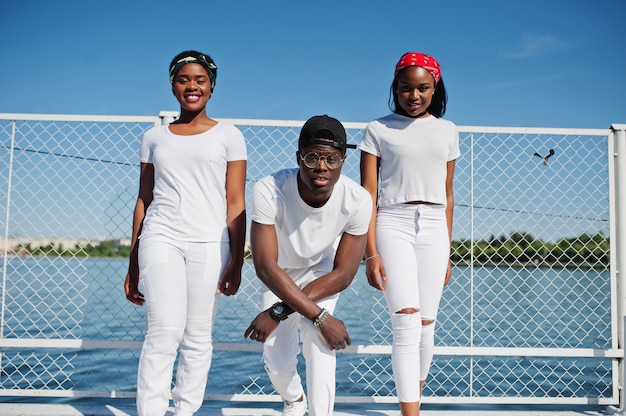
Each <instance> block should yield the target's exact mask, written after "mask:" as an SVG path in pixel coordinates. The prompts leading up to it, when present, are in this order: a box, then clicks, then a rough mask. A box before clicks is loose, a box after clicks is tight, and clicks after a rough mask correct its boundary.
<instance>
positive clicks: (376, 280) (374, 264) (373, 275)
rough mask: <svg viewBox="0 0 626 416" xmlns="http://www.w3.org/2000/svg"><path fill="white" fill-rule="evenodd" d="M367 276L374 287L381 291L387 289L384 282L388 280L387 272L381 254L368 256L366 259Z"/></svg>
mask: <svg viewBox="0 0 626 416" xmlns="http://www.w3.org/2000/svg"><path fill="white" fill-rule="evenodd" d="M365 276H367V282H368V283H369V284H370V286H372V287H373V288H374V289H378V290H380V291H381V292H383V291H384V290H385V287H384V283H385V282H386V281H387V274H386V273H385V267H384V266H383V261H382V260H381V258H380V256H378V255H376V256H374V257H368V259H367V260H366V261H365Z"/></svg>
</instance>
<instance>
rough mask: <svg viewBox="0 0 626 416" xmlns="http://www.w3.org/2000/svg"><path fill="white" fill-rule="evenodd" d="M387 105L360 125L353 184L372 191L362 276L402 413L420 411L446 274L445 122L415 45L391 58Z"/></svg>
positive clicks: (450, 162)
mask: <svg viewBox="0 0 626 416" xmlns="http://www.w3.org/2000/svg"><path fill="white" fill-rule="evenodd" d="M390 96H391V97H393V105H392V104H391V103H390V108H391V110H392V111H393V113H392V114H389V115H387V116H385V117H382V118H379V119H377V120H374V121H372V122H371V123H369V124H368V126H367V128H366V130H365V133H364V135H363V140H362V142H361V144H360V146H359V148H360V149H361V183H362V185H363V186H364V187H365V189H367V190H368V191H369V192H370V194H371V195H372V200H373V201H374V212H376V215H372V219H371V221H370V226H369V231H368V236H367V248H366V250H365V254H366V275H367V280H368V282H369V284H370V285H371V286H372V287H374V288H376V289H378V290H381V291H383V292H384V294H385V300H386V302H387V307H388V309H389V314H390V316H391V323H392V328H393V345H392V368H393V373H394V379H395V383H396V390H397V395H398V399H399V401H400V410H401V413H402V415H403V416H414V415H419V408H420V398H421V392H422V388H423V386H424V382H425V380H426V377H427V375H428V371H429V368H430V365H431V363H432V358H433V351H434V335H435V321H436V318H437V310H438V308H439V301H440V299H441V293H442V291H443V287H444V285H445V284H447V283H448V280H449V279H450V276H451V268H450V244H451V241H452V214H453V209H454V194H453V190H452V182H453V177H454V165H455V159H456V158H457V157H458V156H459V155H460V151H459V135H458V131H457V128H456V126H455V125H454V123H452V122H450V121H448V120H444V119H442V118H441V116H443V114H444V113H445V110H446V103H447V94H446V89H445V86H444V83H443V79H442V78H441V68H440V65H439V63H438V62H437V61H436V60H435V59H434V58H433V57H432V56H429V55H425V54H422V53H418V52H409V53H406V54H404V55H403V56H402V57H401V58H400V60H399V61H398V63H397V64H396V68H395V73H394V79H393V82H392V84H391V91H390Z"/></svg>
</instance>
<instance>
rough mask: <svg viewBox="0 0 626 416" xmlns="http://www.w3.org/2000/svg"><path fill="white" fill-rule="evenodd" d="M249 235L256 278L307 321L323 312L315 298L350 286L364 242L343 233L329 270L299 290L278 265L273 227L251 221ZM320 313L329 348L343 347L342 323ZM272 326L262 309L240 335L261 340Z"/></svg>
mask: <svg viewBox="0 0 626 416" xmlns="http://www.w3.org/2000/svg"><path fill="white" fill-rule="evenodd" d="M250 236H251V244H252V253H253V254H252V258H253V260H254V266H255V268H256V272H257V275H258V277H259V278H260V279H261V281H263V283H265V285H266V286H267V287H268V288H269V289H270V290H271V291H272V292H274V294H276V295H277V296H278V297H279V298H280V299H282V300H283V302H284V303H285V304H286V305H287V306H288V307H290V308H291V309H292V310H295V311H296V312H298V313H300V314H301V315H303V316H304V317H306V318H308V319H310V320H313V318H314V317H320V313H321V312H323V310H322V308H320V307H319V306H318V305H317V303H316V302H317V301H319V300H321V299H324V298H326V297H328V296H331V295H334V294H335V293H339V292H341V291H342V290H344V289H345V288H347V287H348V286H349V285H350V283H351V282H352V279H353V278H354V275H355V274H356V271H357V269H358V267H359V263H360V261H361V258H362V257H363V252H364V250H365V242H366V235H362V236H354V235H351V234H347V233H344V235H343V236H342V238H341V241H340V243H339V247H338V249H337V253H336V255H335V262H334V267H333V270H332V271H331V272H330V273H328V274H326V275H324V276H322V277H320V278H319V279H316V280H315V282H312V283H310V284H309V285H307V286H306V287H305V288H304V290H300V288H298V286H297V285H296V284H295V283H294V282H293V280H292V279H291V277H289V275H287V274H286V273H285V272H284V271H283V270H282V269H281V268H280V267H279V266H278V263H277V260H278V243H277V241H276V231H275V228H274V226H273V225H264V224H259V223H256V222H254V221H252V227H251V229H250ZM316 282H317V283H316ZM321 316H323V319H322V322H321V323H320V324H318V326H319V329H320V331H321V332H322V336H323V337H324V339H325V340H326V342H328V345H329V346H330V347H331V348H332V349H343V348H345V347H346V346H348V345H350V343H351V340H350V336H349V335H348V330H347V328H346V327H345V325H344V324H343V322H342V321H341V320H339V319H337V318H335V317H333V316H331V315H323V314H322V315H321ZM276 326H278V322H275V321H273V319H272V318H271V317H269V313H268V312H267V311H263V312H261V313H260V314H259V315H257V317H256V318H255V319H254V320H253V321H252V323H251V324H250V326H249V327H248V329H247V330H246V332H245V334H244V338H247V337H248V336H249V337H250V339H254V340H256V341H259V342H265V340H266V339H267V337H268V336H269V335H270V334H271V333H272V332H273V331H274V329H276Z"/></svg>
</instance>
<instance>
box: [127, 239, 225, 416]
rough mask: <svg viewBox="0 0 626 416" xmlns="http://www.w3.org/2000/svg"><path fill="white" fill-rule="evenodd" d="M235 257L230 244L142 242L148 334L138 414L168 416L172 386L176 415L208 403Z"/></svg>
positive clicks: (141, 273)
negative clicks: (227, 272)
mask: <svg viewBox="0 0 626 416" xmlns="http://www.w3.org/2000/svg"><path fill="white" fill-rule="evenodd" d="M229 261H230V247H229V245H228V243H193V242H184V241H176V240H172V239H171V238H167V237H164V236H147V237H142V238H141V240H140V242H139V280H140V283H141V285H142V290H143V294H144V296H145V308H146V335H145V339H144V342H143V347H142V349H141V356H140V358H139V369H138V374H137V414H138V415H139V416H162V415H165V412H166V411H167V408H168V405H169V397H170V388H171V386H172V371H173V366H174V361H175V360H176V356H177V353H178V354H179V360H178V367H177V371H176V384H175V386H174V389H173V390H172V393H171V395H172V398H173V401H174V407H175V415H176V416H190V415H193V414H194V412H196V411H197V410H198V409H199V408H200V406H201V405H202V400H203V398H204V391H205V389H206V382H207V377H208V373H209V368H210V367H211V358H212V353H213V340H212V330H213V321H214V319H215V314H216V311H217V305H218V300H219V295H218V293H217V289H218V283H219V279H220V276H221V274H222V271H223V270H224V268H225V266H226V265H227V264H228V262H229Z"/></svg>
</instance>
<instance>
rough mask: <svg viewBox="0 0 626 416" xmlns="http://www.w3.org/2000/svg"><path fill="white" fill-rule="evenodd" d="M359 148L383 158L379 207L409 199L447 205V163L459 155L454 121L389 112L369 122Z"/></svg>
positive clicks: (457, 134) (457, 135)
mask: <svg viewBox="0 0 626 416" xmlns="http://www.w3.org/2000/svg"><path fill="white" fill-rule="evenodd" d="M359 149H360V150H361V151H363V152H366V153H370V154H372V155H374V156H378V157H379V158H380V187H379V194H378V206H379V207H386V206H390V205H395V204H401V203H405V202H409V201H424V202H431V203H434V204H443V205H446V200H447V199H446V177H447V162H449V161H451V160H455V159H456V158H457V157H459V155H460V150H459V133H458V131H457V128H456V126H455V125H454V123H452V122H451V121H448V120H443V119H441V118H437V117H434V116H429V117H426V118H411V117H405V116H402V115H399V114H396V113H393V114H389V115H387V116H385V117H382V118H379V119H376V120H374V121H372V122H371V123H369V124H368V125H367V127H366V129H365V133H364V134H363V140H362V141H361V143H360V145H359Z"/></svg>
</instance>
